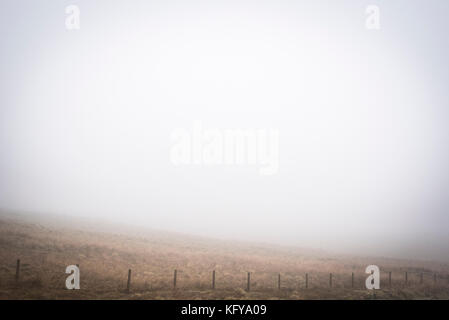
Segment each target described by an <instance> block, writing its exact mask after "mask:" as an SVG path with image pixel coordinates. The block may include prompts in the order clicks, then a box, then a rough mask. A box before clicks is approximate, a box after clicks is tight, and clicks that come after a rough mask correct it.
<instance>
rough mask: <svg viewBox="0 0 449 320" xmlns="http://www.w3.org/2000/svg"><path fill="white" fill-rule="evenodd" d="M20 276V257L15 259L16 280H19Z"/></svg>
mask: <svg viewBox="0 0 449 320" xmlns="http://www.w3.org/2000/svg"><path fill="white" fill-rule="evenodd" d="M19 278H20V259H17V265H16V282H18V281H19Z"/></svg>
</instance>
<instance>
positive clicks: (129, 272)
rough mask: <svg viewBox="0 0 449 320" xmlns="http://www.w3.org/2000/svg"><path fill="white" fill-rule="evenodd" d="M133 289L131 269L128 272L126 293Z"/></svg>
mask: <svg viewBox="0 0 449 320" xmlns="http://www.w3.org/2000/svg"><path fill="white" fill-rule="evenodd" d="M130 289H131V269H129V270H128V282H127V284H126V292H129V290H130Z"/></svg>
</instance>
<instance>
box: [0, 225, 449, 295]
mask: <svg viewBox="0 0 449 320" xmlns="http://www.w3.org/2000/svg"><path fill="white" fill-rule="evenodd" d="M100 229H101V228H100ZM83 230H84V231H83ZM86 230H87V229H81V228H79V229H77V228H74V227H67V226H58V227H56V226H54V225H41V224H40V223H35V222H29V221H28V222H24V221H18V220H14V219H6V218H3V219H0V299H372V298H374V296H373V293H372V292H370V291H368V290H366V289H364V281H365V277H366V275H365V273H364V269H365V267H366V266H367V265H369V264H376V265H378V266H379V267H380V269H381V273H382V281H381V286H382V290H378V291H377V292H376V295H375V298H380V299H448V298H449V281H448V278H447V275H448V273H449V266H448V265H447V264H443V263H437V262H426V261H408V260H395V259H387V258H368V257H350V256H341V255H340V256H335V255H330V254H326V253H323V252H317V251H310V250H302V249H298V248H291V247H280V246H268V245H266V246H265V245H255V244H249V243H230V242H224V241H218V240H211V239H204V238H199V237H189V236H183V235H177V234H169V233H161V232H147V233H145V232H132V231H129V232H123V231H115V232H114V231H107V232H105V231H92V230H90V231H86ZM18 258H20V259H21V263H22V264H21V266H22V268H21V277H20V281H19V282H18V283H16V282H15V281H14V276H15V264H16V260H17V259H18ZM71 264H79V265H80V270H81V290H72V291H69V290H66V289H65V279H66V277H67V275H66V274H65V268H66V266H68V265H71ZM128 269H132V288H131V292H130V293H127V292H126V291H125V288H126V280H127V271H128ZM174 269H177V270H178V280H177V289H176V290H175V289H173V270H174ZM212 270H216V289H215V290H211V288H210V287H211V272H212ZM248 271H250V272H252V275H251V291H250V292H247V291H246V290H245V288H246V277H247V272H248ZM389 271H391V272H392V275H393V276H392V280H393V281H392V282H393V283H392V287H391V288H389V287H388V272H389ZM405 271H407V272H408V273H409V283H408V285H407V286H405V285H404V273H405ZM331 272H332V273H333V287H332V288H329V273H331ZM352 272H354V274H355V286H354V288H352V287H351V273H352ZM279 273H281V283H282V288H281V290H278V289H277V279H278V274H279ZM306 273H308V274H309V288H308V289H305V274H306ZM420 273H423V274H424V282H423V283H422V284H421V283H420ZM434 273H437V274H438V275H439V278H438V281H437V283H436V284H434V281H433V274H434Z"/></svg>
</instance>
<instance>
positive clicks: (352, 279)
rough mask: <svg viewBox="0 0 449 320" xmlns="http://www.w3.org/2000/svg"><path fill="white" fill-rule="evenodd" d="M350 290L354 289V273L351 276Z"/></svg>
mask: <svg viewBox="0 0 449 320" xmlns="http://www.w3.org/2000/svg"><path fill="white" fill-rule="evenodd" d="M351 288H354V272H353V273H352V275H351Z"/></svg>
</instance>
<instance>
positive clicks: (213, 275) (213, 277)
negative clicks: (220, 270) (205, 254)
mask: <svg viewBox="0 0 449 320" xmlns="http://www.w3.org/2000/svg"><path fill="white" fill-rule="evenodd" d="M214 289H215V270H213V271H212V290H214Z"/></svg>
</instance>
